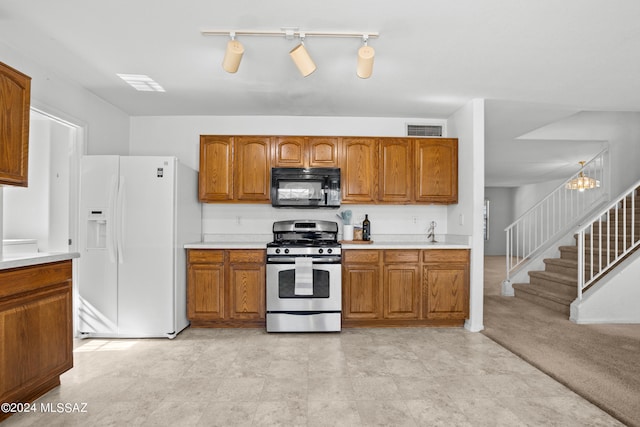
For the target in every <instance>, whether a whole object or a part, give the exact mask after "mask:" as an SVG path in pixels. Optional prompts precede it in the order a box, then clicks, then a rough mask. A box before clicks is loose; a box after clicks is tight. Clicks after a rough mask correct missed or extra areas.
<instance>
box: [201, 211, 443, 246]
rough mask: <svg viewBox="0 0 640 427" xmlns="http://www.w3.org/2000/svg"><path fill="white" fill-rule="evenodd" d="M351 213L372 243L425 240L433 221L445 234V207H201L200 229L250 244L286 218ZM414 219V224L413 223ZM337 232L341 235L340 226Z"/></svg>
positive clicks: (207, 235) (330, 218) (265, 237)
mask: <svg viewBox="0 0 640 427" xmlns="http://www.w3.org/2000/svg"><path fill="white" fill-rule="evenodd" d="M347 209H349V210H351V212H352V213H353V223H354V224H356V225H359V224H362V220H363V219H364V215H365V214H368V215H369V220H370V221H371V236H372V237H371V238H372V240H374V241H376V240H384V239H386V237H385V235H390V234H393V235H398V234H404V235H407V236H410V238H413V237H414V235H415V234H420V235H422V236H423V237H424V240H425V241H426V231H427V227H428V224H429V222H431V221H436V222H437V223H438V226H437V227H436V233H437V234H446V233H447V229H446V223H447V211H446V207H445V206H422V205H421V206H384V205H383V206H380V205H342V206H341V207H340V209H313V210H309V209H278V208H274V207H272V206H271V205H264V204H204V205H203V213H202V216H203V222H202V229H203V233H204V234H205V239H207V240H210V239H214V236H211V235H215V236H220V235H248V236H249V237H247V239H250V240H253V241H264V242H265V243H266V242H268V241H270V240H272V238H273V235H272V234H271V227H272V225H273V222H274V221H282V220H287V219H315V220H327V221H336V222H338V224H340V225H341V224H342V222H341V221H340V219H338V218H337V217H336V214H337V213H338V212H342V211H344V210H347ZM414 218H415V220H416V222H415V223H414ZM339 233H340V234H342V227H340V230H339Z"/></svg>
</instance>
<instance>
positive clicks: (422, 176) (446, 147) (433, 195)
mask: <svg viewBox="0 0 640 427" xmlns="http://www.w3.org/2000/svg"><path fill="white" fill-rule="evenodd" d="M415 158H416V161H415V165H416V184H415V189H416V195H415V199H416V201H417V202H426V203H438V204H450V203H458V140H457V139H452V138H425V139H417V140H416V148H415Z"/></svg>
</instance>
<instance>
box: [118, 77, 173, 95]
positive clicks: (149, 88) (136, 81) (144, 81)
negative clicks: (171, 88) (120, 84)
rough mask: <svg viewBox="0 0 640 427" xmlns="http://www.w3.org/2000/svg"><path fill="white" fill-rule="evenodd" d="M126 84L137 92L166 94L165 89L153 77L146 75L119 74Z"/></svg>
mask: <svg viewBox="0 0 640 427" xmlns="http://www.w3.org/2000/svg"><path fill="white" fill-rule="evenodd" d="M118 77H120V78H121V79H122V80H124V81H125V82H127V83H129V85H131V87H133V88H134V89H135V90H139V91H143V92H164V91H165V90H164V88H163V87H162V86H160V84H158V82H156V81H155V80H153V79H152V78H151V77H149V76H146V75H144V74H118Z"/></svg>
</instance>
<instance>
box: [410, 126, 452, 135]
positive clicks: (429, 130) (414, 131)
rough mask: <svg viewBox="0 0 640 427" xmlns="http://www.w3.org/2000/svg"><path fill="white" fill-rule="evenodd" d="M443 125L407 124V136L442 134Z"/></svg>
mask: <svg viewBox="0 0 640 427" xmlns="http://www.w3.org/2000/svg"><path fill="white" fill-rule="evenodd" d="M443 127H444V126H442V125H409V124H408V125H407V136H442V134H443Z"/></svg>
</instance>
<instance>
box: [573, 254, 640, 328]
mask: <svg viewBox="0 0 640 427" xmlns="http://www.w3.org/2000/svg"><path fill="white" fill-rule="evenodd" d="M638 277H640V253H635V254H633V255H632V256H631V257H629V258H627V259H626V260H624V261H623V262H622V264H621V266H620V268H618V269H616V270H615V271H614V272H613V273H610V274H607V275H605V276H604V277H603V278H602V279H601V280H600V281H598V282H597V283H596V284H595V285H593V287H592V288H591V289H589V291H588V292H587V293H585V296H584V298H583V299H582V301H579V300H575V301H574V302H573V303H571V320H572V321H574V322H576V323H580V324H587V323H640V310H638V301H640V286H638Z"/></svg>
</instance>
